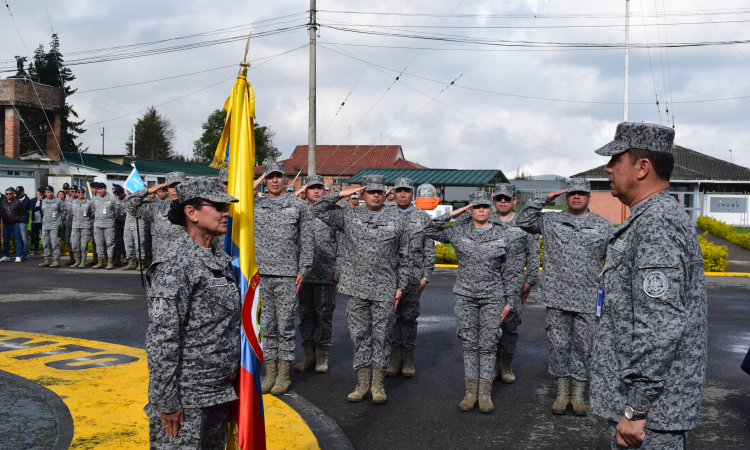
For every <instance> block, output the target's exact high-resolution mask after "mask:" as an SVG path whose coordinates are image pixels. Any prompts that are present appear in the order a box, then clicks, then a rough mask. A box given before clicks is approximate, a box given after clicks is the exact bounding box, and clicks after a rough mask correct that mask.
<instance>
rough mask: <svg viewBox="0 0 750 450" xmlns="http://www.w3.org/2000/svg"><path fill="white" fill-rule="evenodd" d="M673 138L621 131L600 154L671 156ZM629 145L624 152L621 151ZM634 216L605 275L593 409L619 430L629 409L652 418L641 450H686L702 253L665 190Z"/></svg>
mask: <svg viewBox="0 0 750 450" xmlns="http://www.w3.org/2000/svg"><path fill="white" fill-rule="evenodd" d="M673 139H674V131H673V130H672V129H671V128H668V127H663V126H660V125H654V124H641V123H638V124H620V125H619V126H618V128H617V135H616V138H615V141H614V142H613V143H611V144H609V145H608V146H605V147H603V148H602V149H600V150H599V151H597V153H599V154H603V155H607V156H608V155H614V154H618V153H621V152H622V151H626V150H627V149H630V148H639V149H643V150H649V151H662V152H671V150H672V142H673ZM622 141H625V143H626V145H623V146H622V147H625V148H624V149H623V148H622V147H621V148H619V149H618V148H617V147H616V146H617V144H618V143H620V142H622ZM613 147H614V148H613ZM618 150H619V151H618ZM626 157H627V156H626ZM630 214H631V215H630V217H629V218H628V219H627V220H626V221H625V223H623V224H622V225H621V226H619V227H618V228H617V229H616V230H615V233H614V237H613V238H612V239H611V240H610V241H609V246H608V249H607V261H606V263H605V265H604V270H603V271H602V284H603V288H604V305H603V309H602V317H601V318H598V319H596V324H595V335H594V345H593V348H592V354H591V360H590V363H591V364H590V368H591V410H592V411H593V412H594V413H595V414H597V415H599V416H601V417H604V418H605V419H609V420H610V421H612V422H618V421H619V420H620V419H621V418H622V417H623V411H624V408H625V406H630V407H632V408H634V409H636V410H640V411H647V413H648V416H647V419H646V442H644V443H643V445H642V446H641V447H639V448H647V449H655V448H659V449H661V448H683V447H679V445H680V444H682V443H684V441H685V440H686V436H687V431H686V430H690V429H692V428H694V427H695V426H696V425H697V424H698V416H699V413H700V408H701V402H702V399H703V389H704V383H705V376H706V351H707V347H706V345H707V344H706V328H707V322H706V309H707V298H706V284H705V279H704V273H703V270H704V269H703V261H702V256H701V249H700V245H699V243H698V239H697V237H696V234H695V228H694V227H693V223H692V222H691V220H690V218H689V217H688V215H687V214H686V213H685V210H684V208H683V207H682V206H681V205H680V204H679V203H677V201H676V200H674V198H672V197H671V196H670V195H669V191H668V190H664V191H662V192H660V193H658V194H656V195H654V196H653V197H650V198H647V199H645V200H642V201H641V202H639V203H638V204H636V205H634V206H632V207H631V208H630ZM613 436H614V435H613ZM649 439H653V443H650V444H649V443H648V441H649ZM612 442H613V444H612V448H616V447H615V445H616V443H615V441H614V437H613V439H612Z"/></svg>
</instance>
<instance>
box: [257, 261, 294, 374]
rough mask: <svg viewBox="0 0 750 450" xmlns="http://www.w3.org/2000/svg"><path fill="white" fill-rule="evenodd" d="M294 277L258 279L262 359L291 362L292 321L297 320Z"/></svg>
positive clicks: (292, 346)
mask: <svg viewBox="0 0 750 450" xmlns="http://www.w3.org/2000/svg"><path fill="white" fill-rule="evenodd" d="M296 289H297V285H296V284H295V277H273V276H263V275H261V277H260V300H261V302H260V323H261V327H262V330H263V358H264V359H267V360H269V361H274V360H277V359H281V360H282V361H292V360H294V345H295V340H296V335H295V332H294V319H296V318H297V294H296V293H295V291H296Z"/></svg>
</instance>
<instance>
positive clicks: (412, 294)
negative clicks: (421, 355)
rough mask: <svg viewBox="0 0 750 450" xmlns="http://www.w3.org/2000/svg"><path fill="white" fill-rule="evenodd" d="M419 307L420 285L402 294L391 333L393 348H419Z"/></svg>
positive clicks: (411, 287)
mask: <svg viewBox="0 0 750 450" xmlns="http://www.w3.org/2000/svg"><path fill="white" fill-rule="evenodd" d="M420 311H421V308H420V306H419V284H415V285H413V286H409V287H408V288H407V289H406V290H405V291H404V292H403V293H402V294H401V300H399V301H398V307H397V308H396V323H395V324H394V326H393V331H391V347H393V348H415V347H416V346H417V318H418V317H419V313H420Z"/></svg>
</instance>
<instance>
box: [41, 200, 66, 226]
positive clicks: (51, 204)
mask: <svg viewBox="0 0 750 450" xmlns="http://www.w3.org/2000/svg"><path fill="white" fill-rule="evenodd" d="M66 214H67V209H66V208H65V203H63V201H62V200H60V199H59V198H57V197H53V198H52V200H50V199H48V198H47V197H44V199H43V200H42V230H52V229H55V228H60V225H62V223H63V221H64V220H65V215H66Z"/></svg>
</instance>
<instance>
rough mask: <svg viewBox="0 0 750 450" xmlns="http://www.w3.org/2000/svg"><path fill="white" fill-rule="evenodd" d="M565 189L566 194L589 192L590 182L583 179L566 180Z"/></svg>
mask: <svg viewBox="0 0 750 450" xmlns="http://www.w3.org/2000/svg"><path fill="white" fill-rule="evenodd" d="M565 189H567V190H568V192H591V182H590V181H589V180H587V179H585V178H568V183H567V184H566V185H565Z"/></svg>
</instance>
